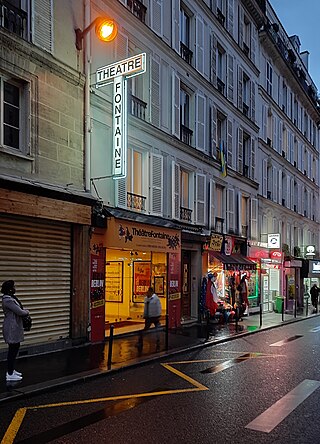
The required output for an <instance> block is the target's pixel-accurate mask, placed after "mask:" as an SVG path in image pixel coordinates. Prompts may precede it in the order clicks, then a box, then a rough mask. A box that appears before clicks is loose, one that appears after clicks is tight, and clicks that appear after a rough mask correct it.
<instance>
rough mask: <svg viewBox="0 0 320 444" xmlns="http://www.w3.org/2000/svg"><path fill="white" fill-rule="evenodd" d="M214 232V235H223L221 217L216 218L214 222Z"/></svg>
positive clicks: (222, 220)
mask: <svg viewBox="0 0 320 444" xmlns="http://www.w3.org/2000/svg"><path fill="white" fill-rule="evenodd" d="M215 222H216V223H215V232H216V233H220V234H222V233H223V225H224V219H222V218H221V217H216V221H215Z"/></svg>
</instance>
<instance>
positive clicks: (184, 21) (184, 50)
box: [180, 7, 193, 65]
mask: <svg viewBox="0 0 320 444" xmlns="http://www.w3.org/2000/svg"><path fill="white" fill-rule="evenodd" d="M190 26H191V19H190V16H189V14H188V13H187V11H186V10H185V9H184V8H183V7H181V8H180V54H181V57H182V58H183V59H184V60H185V61H186V62H187V63H189V64H190V65H191V62H192V55H193V53H192V51H191V49H190Z"/></svg>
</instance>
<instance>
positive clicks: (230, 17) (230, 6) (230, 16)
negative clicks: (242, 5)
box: [227, 0, 234, 36]
mask: <svg viewBox="0 0 320 444" xmlns="http://www.w3.org/2000/svg"><path fill="white" fill-rule="evenodd" d="M227 7H228V10H227V14H228V16H227V29H228V32H229V33H230V34H231V35H232V36H233V15H234V0H228V6H227Z"/></svg>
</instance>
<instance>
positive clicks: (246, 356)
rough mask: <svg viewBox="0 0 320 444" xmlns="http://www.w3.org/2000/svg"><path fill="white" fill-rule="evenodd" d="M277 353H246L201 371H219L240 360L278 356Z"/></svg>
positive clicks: (214, 372)
mask: <svg viewBox="0 0 320 444" xmlns="http://www.w3.org/2000/svg"><path fill="white" fill-rule="evenodd" d="M276 356H277V355H268V354H265V353H245V354H244V355H240V356H238V357H237V358H233V359H229V360H228V361H225V362H222V363H221V364H218V365H216V366H214V367H209V368H207V369H205V370H202V372H201V373H203V374H205V373H213V374H216V373H219V372H222V371H223V370H226V369H227V368H230V367H233V366H234V365H236V364H239V363H240V362H243V361H246V360H247V359H257V358H269V357H272V358H273V357H276Z"/></svg>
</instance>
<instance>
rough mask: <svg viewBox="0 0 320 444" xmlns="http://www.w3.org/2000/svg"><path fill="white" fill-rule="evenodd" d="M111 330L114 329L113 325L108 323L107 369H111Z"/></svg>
mask: <svg viewBox="0 0 320 444" xmlns="http://www.w3.org/2000/svg"><path fill="white" fill-rule="evenodd" d="M113 330H114V325H110V336H109V348H108V363H107V368H108V370H110V369H111V360H112V346H113Z"/></svg>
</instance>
